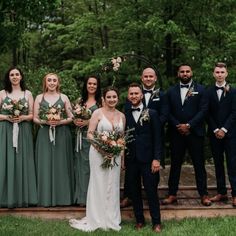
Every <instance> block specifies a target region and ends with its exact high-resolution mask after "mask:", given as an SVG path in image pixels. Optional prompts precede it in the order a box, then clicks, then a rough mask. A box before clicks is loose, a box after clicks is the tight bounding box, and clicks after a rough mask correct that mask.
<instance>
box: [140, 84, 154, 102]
mask: <svg viewBox="0 0 236 236" xmlns="http://www.w3.org/2000/svg"><path fill="white" fill-rule="evenodd" d="M153 90H154V87H153V88H152V89H144V88H143V94H144V98H145V103H146V106H147V105H148V103H149V100H150V97H151V96H152V93H153Z"/></svg>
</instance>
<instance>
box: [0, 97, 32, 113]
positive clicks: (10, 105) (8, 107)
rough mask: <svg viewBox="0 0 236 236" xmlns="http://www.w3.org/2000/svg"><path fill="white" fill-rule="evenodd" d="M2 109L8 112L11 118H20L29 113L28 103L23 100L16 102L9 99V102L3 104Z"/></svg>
mask: <svg viewBox="0 0 236 236" xmlns="http://www.w3.org/2000/svg"><path fill="white" fill-rule="evenodd" d="M2 109H3V110H5V111H7V112H8V113H9V115H10V116H12V117H18V116H20V115H22V114H25V113H26V112H27V111H28V103H27V102H25V101H24V100H23V99H19V100H14V99H11V98H8V100H7V102H4V103H3V104H2Z"/></svg>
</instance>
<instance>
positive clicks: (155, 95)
mask: <svg viewBox="0 0 236 236" xmlns="http://www.w3.org/2000/svg"><path fill="white" fill-rule="evenodd" d="M159 96H160V88H158V89H156V90H154V91H153V92H152V95H151V97H150V99H153V98H159Z"/></svg>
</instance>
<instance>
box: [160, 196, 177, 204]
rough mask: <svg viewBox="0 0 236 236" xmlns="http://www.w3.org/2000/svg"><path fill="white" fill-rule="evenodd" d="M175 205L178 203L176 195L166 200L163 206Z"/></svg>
mask: <svg viewBox="0 0 236 236" xmlns="http://www.w3.org/2000/svg"><path fill="white" fill-rule="evenodd" d="M173 203H177V197H176V196H174V195H169V196H168V197H167V198H166V199H164V200H163V201H162V202H161V204H162V205H170V204H173Z"/></svg>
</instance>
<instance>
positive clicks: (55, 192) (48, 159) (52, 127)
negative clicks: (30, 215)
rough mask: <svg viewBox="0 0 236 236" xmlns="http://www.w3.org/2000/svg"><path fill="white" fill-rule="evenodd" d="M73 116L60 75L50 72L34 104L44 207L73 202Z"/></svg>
mask: <svg viewBox="0 0 236 236" xmlns="http://www.w3.org/2000/svg"><path fill="white" fill-rule="evenodd" d="M49 110H50V111H51V112H49ZM53 110H54V111H53ZM55 111H56V112H55ZM72 116H73V115H72V113H71V104H70V101H69V99H68V97H67V96H66V95H65V94H62V93H60V82H59V77H58V76H57V75H56V74H53V73H49V74H47V75H46V76H45V77H44V78H43V93H42V94H40V95H38V96H37V97H36V99H35V103H34V122H35V123H36V124H38V125H40V128H39V131H38V134H37V139H36V150H35V158H36V170H37V182H38V183H37V187H38V205H40V206H44V207H49V206H58V205H61V206H62V205H71V204H72V203H73V186H74V172H73V145H72V136H71V132H70V128H69V126H68V124H69V123H71V122H72Z"/></svg>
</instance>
